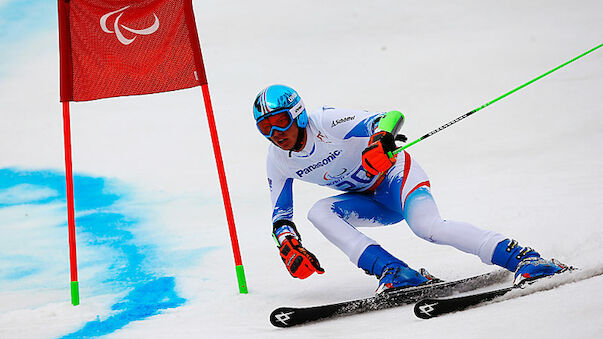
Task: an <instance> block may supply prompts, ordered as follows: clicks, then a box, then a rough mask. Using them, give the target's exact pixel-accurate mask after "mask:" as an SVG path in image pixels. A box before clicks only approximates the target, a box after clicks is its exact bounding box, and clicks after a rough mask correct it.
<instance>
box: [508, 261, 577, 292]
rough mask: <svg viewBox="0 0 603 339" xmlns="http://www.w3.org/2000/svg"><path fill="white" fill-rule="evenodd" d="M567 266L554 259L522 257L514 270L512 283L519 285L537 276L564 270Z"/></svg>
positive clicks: (540, 276)
mask: <svg viewBox="0 0 603 339" xmlns="http://www.w3.org/2000/svg"><path fill="white" fill-rule="evenodd" d="M568 269H569V267H568V266H567V265H565V264H562V263H561V262H559V261H558V260H556V259H551V260H545V259H543V258H540V257H531V258H525V259H523V260H522V261H521V262H520V263H519V264H518V265H517V269H516V270H515V279H514V280H513V285H515V286H521V285H523V284H525V283H528V282H530V281H533V280H536V279H538V278H542V277H546V276H550V275H553V274H557V273H561V272H565V271H567V270H568Z"/></svg>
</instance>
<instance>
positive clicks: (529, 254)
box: [492, 239, 568, 286]
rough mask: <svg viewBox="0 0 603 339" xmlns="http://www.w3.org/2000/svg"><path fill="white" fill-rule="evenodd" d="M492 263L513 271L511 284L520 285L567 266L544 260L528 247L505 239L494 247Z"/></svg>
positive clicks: (563, 269)
mask: <svg viewBox="0 0 603 339" xmlns="http://www.w3.org/2000/svg"><path fill="white" fill-rule="evenodd" d="M492 263H493V264H496V265H498V266H501V267H504V268H506V269H508V270H509V271H511V272H515V279H514V280H513V284H514V285H515V286H519V285H522V284H524V283H526V282H528V281H532V280H535V279H538V278H542V277H546V276H550V275H553V274H556V273H561V272H564V271H566V270H567V269H568V267H567V266H566V265H564V264H562V263H560V262H559V261H557V260H555V259H553V260H546V259H543V258H541V257H540V254H539V253H538V252H536V251H534V250H533V249H532V248H530V247H521V246H519V244H518V243H517V241H515V240H509V239H505V240H503V241H501V242H500V243H499V244H498V245H497V246H496V248H495V249H494V254H493V255H492Z"/></svg>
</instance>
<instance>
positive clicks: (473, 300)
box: [414, 266, 603, 319]
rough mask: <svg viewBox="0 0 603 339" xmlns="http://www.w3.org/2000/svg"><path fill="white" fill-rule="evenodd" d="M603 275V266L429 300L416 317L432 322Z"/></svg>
mask: <svg viewBox="0 0 603 339" xmlns="http://www.w3.org/2000/svg"><path fill="white" fill-rule="evenodd" d="M602 274H603V266H601V267H595V268H591V269H588V270H580V269H575V268H571V269H569V270H567V271H565V272H563V273H559V274H555V275H552V276H550V277H546V278H541V279H537V280H534V281H532V282H530V283H528V284H525V285H522V286H508V287H504V288H500V289H496V290H492V291H487V292H482V293H474V294H469V295H463V296H458V297H452V298H442V297H428V298H426V299H423V300H421V301H419V302H418V303H416V304H415V307H414V313H415V315H416V316H417V317H419V318H421V319H431V318H434V317H437V316H439V315H442V314H447V313H452V312H457V311H462V310H465V309H467V308H470V307H476V306H479V305H485V304H487V303H488V302H490V301H492V302H496V301H502V300H508V299H513V298H517V297H521V296H524V295H528V294H532V293H536V292H540V291H547V290H551V289H553V288H556V287H558V286H561V285H565V284H568V283H572V282H577V281H581V280H585V279H589V278H592V277H596V276H598V275H602ZM502 296H505V297H502Z"/></svg>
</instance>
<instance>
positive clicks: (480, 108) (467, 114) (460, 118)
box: [389, 44, 603, 157]
mask: <svg viewBox="0 0 603 339" xmlns="http://www.w3.org/2000/svg"><path fill="white" fill-rule="evenodd" d="M601 46H603V44H600V45H598V46H596V47H594V48H592V49H590V50H588V51H586V52H584V53H582V54H580V55H578V56H577V57H575V58H573V59H571V60H569V61H567V62H564V63H563V64H561V65H559V66H557V67H555V68H553V69H551V70H550V71H548V72H546V73H544V74H542V75H540V76H538V77H536V78H534V79H532V80H530V81H528V82H526V83H525V84H523V85H521V86H518V87H516V88H514V89H512V90H510V91H508V92H507V93H505V94H503V95H501V96H499V97H498V98H496V99H494V100H492V101H490V102H487V103H485V104H483V105H481V106H480V107H478V108H476V109H474V110H472V111H470V112H468V113H465V114H463V115H461V116H460V117H458V118H456V119H454V120H452V121H450V122H448V123H446V124H444V125H442V126H440V127H438V128H436V129H434V130H433V131H431V132H429V133H427V134H425V135H424V136H422V137H420V138H418V139H417V140H414V141H412V142H411V143H409V144H407V145H404V146H402V147H399V148H397V149H396V150H395V151H393V152H390V154H389V156H390V157H392V156H394V155H395V154H398V153H400V152H402V150H404V149H407V148H409V147H410V146H412V145H414V144H416V143H418V142H419V141H422V140H425V139H427V138H429V137H430V136H432V135H434V134H436V133H438V132H439V131H441V130H443V129H445V128H448V127H450V126H452V125H454V124H456V123H457V122H459V121H461V120H463V119H465V118H467V117H469V116H471V115H472V114H474V113H477V112H479V111H481V110H482V109H484V108H486V107H488V106H490V105H492V104H493V103H495V102H497V101H498V100H501V99H502V98H505V97H506V96H508V95H511V94H513V93H515V92H517V91H519V90H520V89H522V88H524V87H526V86H528V85H529V84H531V83H533V82H535V81H537V80H539V79H542V78H544V77H545V76H547V75H549V74H551V73H553V72H555V71H556V70H558V69H560V68H561V67H563V66H565V65H567V64H569V63H572V62H574V61H576V60H578V59H580V58H582V57H583V56H585V55H587V54H589V53H591V52H593V51H595V50H596V49H598V48H600V47H601Z"/></svg>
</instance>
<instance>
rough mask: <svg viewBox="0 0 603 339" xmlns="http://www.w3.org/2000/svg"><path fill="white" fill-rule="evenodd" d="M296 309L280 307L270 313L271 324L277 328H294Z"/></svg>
mask: <svg viewBox="0 0 603 339" xmlns="http://www.w3.org/2000/svg"><path fill="white" fill-rule="evenodd" d="M294 314H295V309H293V308H291V307H279V308H277V309H276V310H274V311H272V313H270V323H271V324H272V325H274V326H276V327H291V326H294V325H295V323H294V320H295V319H294Z"/></svg>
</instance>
